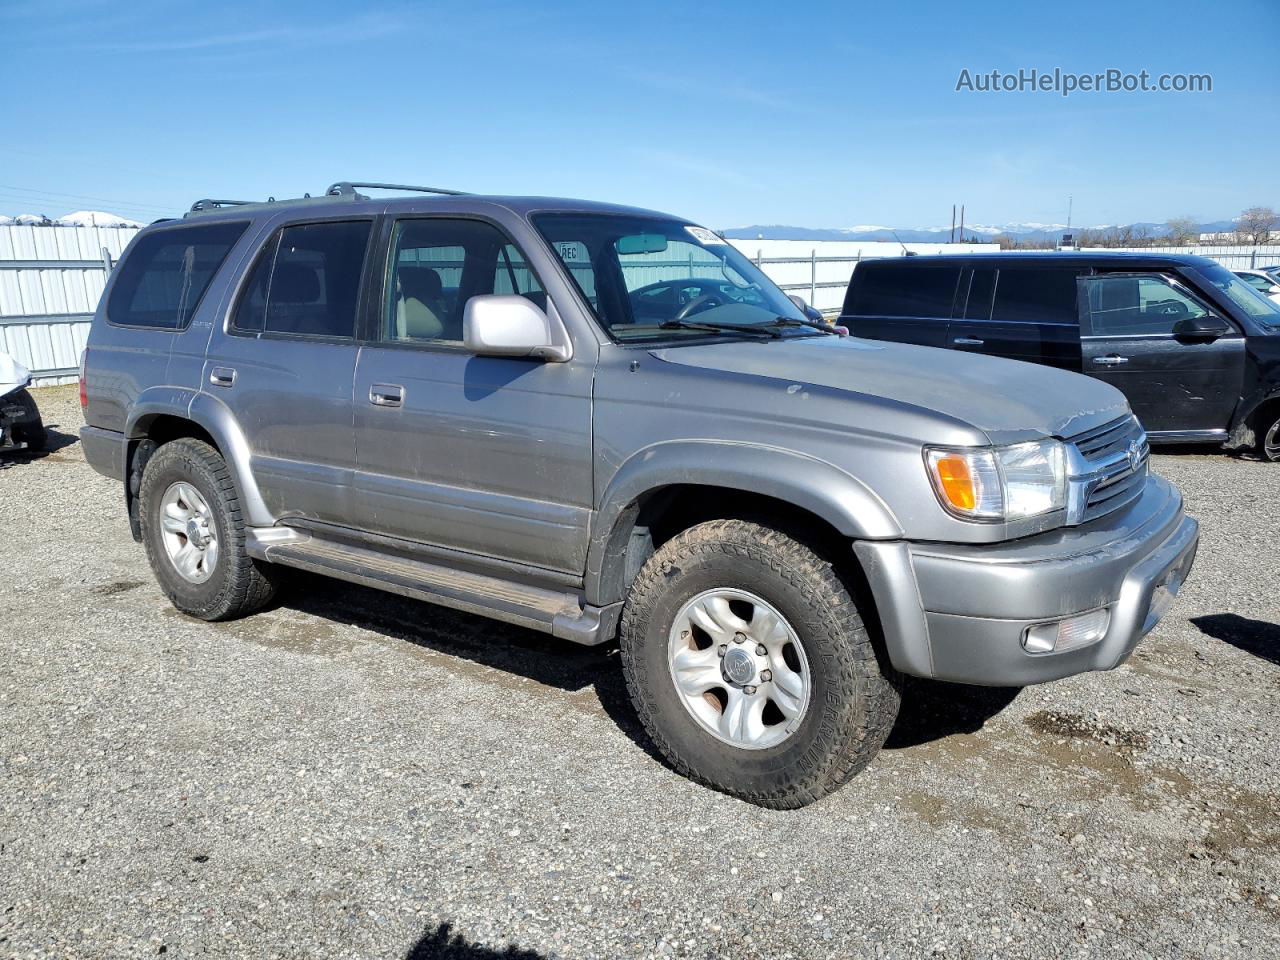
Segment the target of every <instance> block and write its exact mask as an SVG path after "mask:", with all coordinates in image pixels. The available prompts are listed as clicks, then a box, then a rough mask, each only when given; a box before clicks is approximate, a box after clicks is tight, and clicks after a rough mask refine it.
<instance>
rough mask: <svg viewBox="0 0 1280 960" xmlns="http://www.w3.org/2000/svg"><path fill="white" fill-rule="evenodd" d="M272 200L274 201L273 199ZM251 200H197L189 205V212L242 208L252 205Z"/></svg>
mask: <svg viewBox="0 0 1280 960" xmlns="http://www.w3.org/2000/svg"><path fill="white" fill-rule="evenodd" d="M272 199H275V198H274V197H273V198H272ZM253 202H254V201H253V200H209V199H205V200H197V201H196V202H195V203H193V204H192V205H191V210H190V211H189V212H191V213H195V212H196V211H198V210H217V209H219V208H220V207H243V206H245V205H246V204H250V203H253Z"/></svg>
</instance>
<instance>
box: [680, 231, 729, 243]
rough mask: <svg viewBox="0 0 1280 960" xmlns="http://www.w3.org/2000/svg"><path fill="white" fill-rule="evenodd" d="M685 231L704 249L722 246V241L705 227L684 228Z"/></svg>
mask: <svg viewBox="0 0 1280 960" xmlns="http://www.w3.org/2000/svg"><path fill="white" fill-rule="evenodd" d="M685 230H686V231H687V232H688V234H689V236H691V237H693V239H695V240H697V241H698V242H699V243H700V244H702V245H703V246H704V247H708V246H716V245H719V246H723V245H724V241H723V240H721V239H720V238H719V237H717V236H716V235H715V234H714V233H712V232H711V231H710V230H708V229H707V228H706V227H685Z"/></svg>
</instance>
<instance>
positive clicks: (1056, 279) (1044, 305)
mask: <svg viewBox="0 0 1280 960" xmlns="http://www.w3.org/2000/svg"><path fill="white" fill-rule="evenodd" d="M1077 276H1079V271H1078V270H1075V269H1072V268H1064V267H1045V268H1039V267H1023V268H1015V269H1005V268H1001V270H1000V274H999V276H998V277H997V278H996V298H995V305H994V306H993V308H992V311H991V319H992V320H993V321H996V322H998V323H1034V324H1042V323H1050V324H1057V325H1060V326H1068V327H1072V326H1076V325H1077V324H1079V322H1080V316H1079V311H1078V309H1077V307H1076V299H1077V298H1076V277H1077Z"/></svg>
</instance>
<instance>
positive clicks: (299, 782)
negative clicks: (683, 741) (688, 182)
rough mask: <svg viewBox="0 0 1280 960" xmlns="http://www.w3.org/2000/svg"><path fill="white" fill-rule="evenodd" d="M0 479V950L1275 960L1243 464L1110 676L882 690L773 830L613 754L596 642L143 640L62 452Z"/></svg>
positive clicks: (112, 543) (320, 595) (114, 538)
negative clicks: (883, 730)
mask: <svg viewBox="0 0 1280 960" xmlns="http://www.w3.org/2000/svg"><path fill="white" fill-rule="evenodd" d="M37 400H38V402H39V404H40V406H41V408H42V410H43V411H44V414H45V419H46V421H47V422H48V423H49V424H51V425H53V426H54V429H55V433H54V440H55V443H56V444H57V449H55V450H54V451H53V452H52V453H50V454H48V455H46V456H44V457H43V458H40V459H19V460H17V462H15V463H14V464H13V465H12V466H11V467H10V468H9V469H5V470H3V471H0V573H2V574H3V577H4V581H5V585H4V587H3V588H2V590H3V592H2V594H0V595H2V596H3V597H4V605H3V608H4V618H3V622H2V624H0V956H13V957H28V956H36V957H46V956H58V957H85V958H99V957H133V956H138V957H142V956H156V955H160V954H164V955H166V956H168V957H188V956H197V955H214V956H228V957H326V958H328V957H391V958H402V957H437V956H444V957H449V956H457V957H471V958H484V957H508V958H513V957H520V958H526V957H527V958H532V957H543V956H546V957H565V958H569V957H574V958H576V957H641V956H664V955H671V956H678V957H683V956H689V957H730V956H731V957H735V958H737V957H793V958H821V957H849V956H859V957H878V956H918V955H921V956H930V955H936V956H944V955H945V956H948V957H987V956H1000V957H1035V958H1042V957H1076V956H1084V955H1088V956H1117V957H1147V956H1158V957H1199V956H1243V957H1276V956H1280V850H1278V847H1277V844H1278V843H1280V823H1278V822H1277V812H1278V810H1280V801H1278V800H1277V797H1278V796H1280V770H1278V768H1277V761H1276V745H1275V737H1274V730H1275V723H1276V719H1275V718H1276V716H1277V709H1278V707H1280V626H1277V623H1280V600H1278V599H1277V592H1276V571H1277V563H1276V558H1275V544H1276V543H1277V541H1280V514H1278V513H1277V509H1276V504H1277V503H1280V468H1277V467H1273V466H1267V465H1263V464H1260V463H1256V462H1251V461H1248V460H1240V459H1233V458H1230V457H1226V456H1222V455H1218V454H1203V453H1196V452H1182V451H1180V452H1177V453H1174V454H1169V455H1159V456H1157V457H1156V458H1155V461H1154V462H1155V467H1156V469H1157V470H1158V471H1159V472H1161V473H1163V474H1164V475H1165V476H1168V477H1169V478H1171V479H1172V480H1174V481H1175V482H1176V483H1177V484H1178V485H1179V486H1180V487H1181V488H1182V490H1183V492H1184V494H1185V495H1186V498H1187V501H1188V504H1189V506H1190V509H1191V510H1192V512H1194V513H1195V514H1196V515H1198V516H1199V517H1200V519H1201V521H1202V524H1203V540H1202V544H1201V548H1200V556H1199V560H1198V563H1197V566H1196V569H1195V571H1194V573H1193V576H1192V580H1191V582H1190V583H1189V584H1188V586H1187V588H1186V590H1185V592H1184V593H1183V596H1182V598H1181V600H1180V601H1179V603H1178V604H1177V606H1176V607H1175V608H1174V610H1173V612H1172V613H1171V614H1170V615H1169V617H1168V618H1167V619H1166V621H1165V622H1164V623H1163V624H1161V626H1160V627H1159V628H1158V629H1157V630H1156V632H1155V633H1154V634H1153V635H1152V636H1150V637H1149V638H1148V639H1147V640H1146V641H1145V642H1144V644H1143V645H1142V646H1141V647H1139V649H1138V652H1137V654H1136V655H1135V657H1134V658H1133V659H1132V660H1131V661H1130V662H1129V663H1128V664H1126V665H1125V666H1123V667H1121V668H1120V669H1118V670H1116V671H1113V672H1111V673H1106V674H1093V675H1089V676H1083V677H1076V678H1074V679H1071V680H1067V681H1063V682H1059V683H1056V684H1050V685H1048V686H1045V687H1038V688H1029V689H1026V690H1023V691H1021V692H1019V693H1016V696H1015V692H1014V691H999V690H995V691H992V690H980V689H976V688H961V687H946V686H943V685H925V684H919V685H916V686H914V687H913V688H912V689H911V690H910V692H909V693H908V695H907V698H906V700H905V702H904V714H903V717H902V719H901V720H900V722H899V725H898V727H897V729H896V730H895V732H894V734H893V737H892V739H891V741H890V744H889V748H888V749H886V750H885V751H884V753H883V754H882V755H881V756H880V758H879V759H878V760H877V761H876V762H875V763H873V764H872V766H871V767H870V768H869V769H868V770H867V771H866V772H865V773H863V774H862V775H861V776H860V777H859V778H858V779H857V780H855V781H854V782H853V783H852V784H850V785H849V786H848V787H846V788H845V789H844V790H842V791H840V792H839V793H837V794H836V795H835V796H833V797H830V798H828V799H827V800H825V801H823V802H821V803H819V804H816V805H814V806H812V807H809V808H807V809H805V810H802V811H798V812H775V811H768V810H761V809H757V808H755V807H751V806H748V805H746V804H743V803H740V802H738V801H736V800H732V799H729V798H727V797H724V796H721V795H719V794H716V793H713V792H711V791H708V790H705V789H703V788H700V787H697V786H695V785H693V784H691V783H689V782H687V781H685V780H683V779H682V778H680V777H678V776H676V775H675V774H674V773H672V772H671V771H670V770H668V769H667V768H666V767H665V766H664V765H663V764H662V763H661V762H659V761H658V760H656V759H655V758H654V756H653V755H652V754H651V753H650V752H649V749H648V747H647V745H646V744H645V742H644V739H643V735H642V734H641V732H640V731H639V729H638V725H637V723H636V721H635V718H634V716H633V714H632V713H631V710H630V708H629V706H628V704H627V702H626V698H625V692H624V690H623V688H622V684H621V681H620V676H619V669H618V664H617V656H616V651H612V650H603V651H602V650H592V649H583V648H578V647H573V646H571V645H568V644H565V643H562V642H559V641H555V640H552V639H551V638H549V637H544V636H542V635H540V634H533V633H528V632H525V631H521V630H517V629H514V628H508V627H505V626H503V625H500V624H495V623H491V622H488V621H484V620H480V619H477V618H474V617H469V616H464V615H461V614H456V613H453V612H450V611H447V610H442V609H439V608H435V607H431V606H427V605H424V604H417V603H413V602H409V601H405V600H401V599H399V598H396V597H392V596H389V595H384V594H379V593H376V592H373V591H369V590H365V589H360V588H356V587H350V586H346V585H343V584H340V583H337V582H335V581H328V580H322V579H319V578H310V579H303V580H301V581H300V583H299V585H298V587H297V588H296V589H295V591H294V592H292V593H291V594H290V595H289V596H288V597H287V598H286V599H285V600H284V602H283V604H282V605H281V606H279V607H277V608H275V609H272V610H270V611H268V612H266V613H263V614H260V615H258V616H255V617H252V618H249V619H247V620H243V621H240V622H236V623H230V624H206V623H201V622H196V621H192V620H188V619H185V618H183V617H182V616H180V615H178V614H176V613H175V612H174V611H173V610H172V609H171V608H170V607H169V605H168V603H167V601H165V600H164V599H163V598H162V596H161V595H160V592H159V590H158V589H157V588H156V586H155V584H154V582H153V581H152V578H151V574H150V571H149V570H148V568H147V564H146V560H145V558H144V556H143V552H142V549H141V547H140V546H138V545H136V544H134V543H133V541H132V540H131V539H130V538H129V535H128V531H127V526H126V523H125V519H124V511H123V503H122V497H121V495H120V491H119V488H118V486H117V485H116V484H115V483H113V482H111V481H108V480H106V479H104V478H102V477H99V476H97V475H96V474H94V473H93V472H92V471H91V470H90V469H89V468H88V467H87V466H86V465H85V463H84V461H83V459H82V457H81V454H80V450H79V447H78V445H77V444H76V443H75V442H74V434H75V432H76V430H77V429H78V427H79V424H80V414H79V408H78V407H77V405H76V399H75V388H74V387H65V388H52V389H47V390H41V391H37Z"/></svg>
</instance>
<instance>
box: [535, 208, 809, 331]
mask: <svg viewBox="0 0 1280 960" xmlns="http://www.w3.org/2000/svg"><path fill="white" fill-rule="evenodd" d="M569 218H572V219H587V218H590V219H597V220H616V219H626V220H645V221H650V222H652V223H661V224H675V225H678V226H680V227H698V226H699V225H698V224H696V223H694V222H692V221H690V220H686V219H685V218H683V217H676V216H671V215H669V214H663V213H657V212H653V211H639V210H637V211H635V212H632V211H626V212H625V213H623V212H613V211H602V210H561V209H541V210H531V211H529V212H528V213H527V214H526V215H525V219H526V220H527V221H528V223H529V226H530V227H531V228H532V230H533V232H534V234H535V235H536V236H537V238H538V241H539V242H540V243H541V244H542V246H543V248H544V250H545V252H546V253H547V254H548V255H549V256H550V258H551V260H552V261H553V263H554V266H555V268H556V269H557V270H558V271H559V272H560V277H561V279H562V280H564V281H566V282H567V284H568V287H569V289H570V290H572V291H573V293H574V295H575V296H576V297H577V298H578V304H579V306H580V307H581V308H582V310H583V312H584V313H585V314H586V316H587V318H588V319H589V320H590V322H591V323H592V325H593V327H594V329H595V330H596V331H598V332H599V333H600V334H602V335H603V336H605V337H607V338H608V341H609V342H610V343H613V344H615V345H617V346H622V347H640V348H642V349H653V348H655V347H661V348H663V349H666V348H668V347H678V346H685V345H691V346H698V345H704V346H705V345H706V344H708V343H728V342H742V340H741V339H740V338H734V340H732V341H730V340H728V339H726V338H725V337H724V336H722V335H721V334H718V333H698V332H695V331H692V330H690V331H687V332H688V334H689V335H688V336H674V337H673V336H671V334H672V333H673V332H674V331H672V330H661V331H657V333H658V335H655V336H652V337H619V336H617V335H616V334H615V333H614V332H613V329H612V326H611V325H610V324H608V323H606V322H605V321H604V320H603V319H602V318H601V317H600V315H599V313H598V312H597V311H596V308H595V307H594V306H592V304H591V300H590V298H589V297H588V296H587V292H586V291H585V290H583V289H582V286H581V284H579V283H578V280H577V278H576V277H575V276H574V275H573V271H572V270H570V269H569V265H568V264H567V263H565V261H564V260H563V259H562V258H561V257H560V255H559V254H558V253H556V250H555V242H554V241H552V240H551V239H550V238H549V237H548V236H547V234H546V233H545V232H544V231H543V228H542V226H541V224H540V223H539V221H541V220H544V219H548V220H557V219H569ZM703 229H705V228H703ZM724 246H726V247H729V248H730V249H732V250H733V251H734V252H735V253H737V254H738V255H739V256H741V257H743V258H744V259H745V260H747V262H748V263H750V264H751V266H752V267H754V268H755V270H756V272H757V273H759V275H760V277H761V278H762V279H763V280H764V281H765V283H767V284H768V285H769V286H771V287H772V288H773V289H774V290H775V291H776V292H777V293H778V294H779V295H780V296H781V297H782V299H783V300H784V301H786V303H787V304H788V305H790V306H791V307H792V308H793V309H795V307H794V304H793V303H792V302H791V299H790V297H788V296H787V294H786V291H784V290H783V289H782V288H781V287H779V286H778V285H777V284H776V283H775V282H774V281H773V279H772V278H771V277H769V276H768V275H767V274H766V273H765V272H764V271H763V270H761V269H760V268H759V267H758V266H756V264H755V263H754V262H752V261H751V258H750V257H748V256H747V255H746V254H745V253H743V252H742V251H741V250H739V249H738V248H737V247H735V246H733V244H731V243H730V242H729V241H728V240H724ZM722 265H723V262H722ZM797 312H798V311H797ZM771 323H772V321H768V320H766V321H761V322H760V323H758V324H746V323H744V324H739V325H738V326H741V327H742V328H743V329H744V330H750V328H751V327H753V326H764V327H768V326H770V325H771ZM655 329H656V325H655ZM776 329H778V332H779V333H781V336H779V337H776V338H775V337H764V336H759V337H757V338H756V339H758V340H760V341H761V342H767V341H769V340H773V339H777V340H780V341H785V340H794V339H797V338H798V337H809V336H824V334H822V333H821V332H820V331H817V330H809V329H806V328H804V327H787V328H776ZM761 332H763V331H761Z"/></svg>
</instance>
